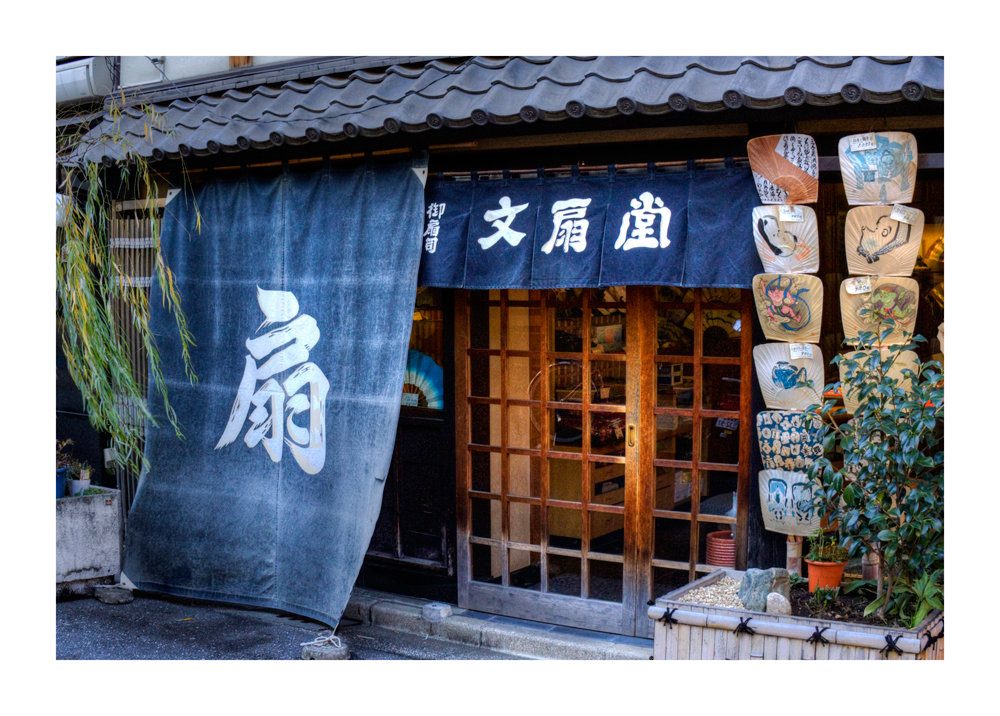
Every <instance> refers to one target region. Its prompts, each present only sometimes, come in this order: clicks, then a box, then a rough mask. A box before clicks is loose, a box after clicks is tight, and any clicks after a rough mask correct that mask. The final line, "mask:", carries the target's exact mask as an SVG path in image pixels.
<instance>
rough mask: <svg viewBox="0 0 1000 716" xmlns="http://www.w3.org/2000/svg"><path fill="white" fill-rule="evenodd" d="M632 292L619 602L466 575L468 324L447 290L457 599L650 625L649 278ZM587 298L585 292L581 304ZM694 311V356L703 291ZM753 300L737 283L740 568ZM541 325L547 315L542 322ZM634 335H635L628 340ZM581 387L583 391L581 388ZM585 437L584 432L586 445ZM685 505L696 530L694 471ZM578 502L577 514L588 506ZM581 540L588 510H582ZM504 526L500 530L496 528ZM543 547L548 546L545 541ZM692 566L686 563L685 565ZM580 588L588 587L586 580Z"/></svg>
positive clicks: (555, 618) (521, 613)
mask: <svg viewBox="0 0 1000 716" xmlns="http://www.w3.org/2000/svg"><path fill="white" fill-rule="evenodd" d="M629 290H630V291H631V294H630V295H629V297H628V299H627V301H626V311H625V319H626V330H627V335H628V337H629V344H630V345H629V347H630V348H632V346H633V345H634V346H635V350H629V351H628V352H627V354H626V358H625V363H626V399H625V403H626V409H625V415H626V426H627V427H626V430H628V429H629V428H632V429H633V430H634V431H635V434H636V436H637V439H636V441H635V444H634V445H628V442H627V439H626V449H625V511H624V522H625V525H624V549H623V556H622V577H623V579H622V602H621V603H620V604H619V603H615V602H602V601H596V600H589V599H586V598H580V597H576V598H574V597H569V596H566V595H559V594H549V593H546V592H544V591H543V592H535V591H531V590H526V589H520V588H516V587H511V586H510V585H509V584H508V583H506V581H507V580H506V576H507V570H506V569H503V570H502V574H503V575H504V579H503V580H502V582H503V583H501V584H499V585H497V584H488V583H484V582H475V581H473V579H472V554H471V552H472V544H473V542H471V541H470V540H471V539H472V515H471V510H470V504H471V503H470V495H469V492H470V488H471V473H470V463H471V459H470V451H469V445H470V443H471V442H472V440H471V437H472V435H471V412H470V402H469V400H468V396H469V387H470V355H469V348H470V327H469V291H468V290H465V289H462V290H456V291H455V311H454V319H455V324H454V325H455V328H454V336H455V342H454V349H455V364H454V365H455V394H454V398H455V455H456V475H455V488H456V500H455V516H456V530H457V535H456V551H457V561H458V565H457V567H458V569H457V573H458V585H457V591H458V599H459V606H461V607H465V608H473V609H477V610H480V611H486V612H489V613H496V614H502V615H506V616H512V617H519V618H525V619H531V620H536V621H543V622H547V623H554V624H561V625H565V626H576V627H581V628H586V629H596V630H600V631H608V632H613V633H619V634H626V635H629V634H640V635H644V634H645V633H646V632H647V631H648V630H647V629H646V627H648V626H649V625H648V624H647V622H648V620H647V619H646V616H645V610H646V603H647V601H648V600H650V599H653V598H655V597H656V596H658V595H654V594H651V593H650V585H651V583H652V579H651V575H652V565H651V562H652V557H653V554H652V551H653V534H654V532H653V530H654V518H653V507H654V497H655V491H654V485H655V470H654V469H653V459H654V457H655V450H656V416H655V414H654V411H653V408H654V407H655V402H656V401H655V385H656V380H657V367H656V362H655V361H654V360H653V357H654V356H656V355H657V346H658V343H657V335H656V331H657V325H656V311H657V308H656V293H655V292H656V289H655V288H654V287H643V286H634V287H633V286H630V287H629ZM506 304H507V301H506V292H502V293H501V300H500V322H501V348H504V347H505V345H506V338H505V336H504V328H506V325H507V315H506V310H505V309H506V307H507V305H506ZM583 305H584V306H587V305H588V304H587V303H586V302H585V303H584V304H583ZM696 306H697V310H696V311H695V327H694V332H695V341H696V346H695V352H694V355H696V356H700V348H701V345H700V344H701V331H700V330H699V329H700V328H701V310H700V307H701V301H700V299H699V301H698V302H697V303H696ZM540 310H541V315H542V316H543V321H547V320H548V311H547V307H546V302H545V300H544V298H543V300H542V301H541V303H540ZM752 311H753V303H752V298H751V295H750V291H748V290H743V291H742V292H741V300H740V314H741V321H742V324H743V330H742V331H741V341H740V354H739V364H740V386H741V387H740V402H739V415H740V418H741V425H742V427H743V430H742V431H741V433H740V439H739V467H738V471H737V476H738V477H737V506H738V507H737V517H736V519H735V522H736V525H735V534H736V540H737V567H738V568H741V569H742V568H745V565H746V554H747V545H746V537H747V524H746V523H747V516H748V504H749V488H750V485H749V482H750V481H749V471H750V464H749V463H750V460H749V449H750V445H751V444H752V443H751V440H752V438H751V433H752V429H753V428H752V426H751V425H750V422H751V421H750V420H749V417H750V399H751V379H752V370H753V367H752V366H753V361H752V350H753V345H752V336H751V330H750V328H751V320H752ZM589 313H590V311H589V310H584V311H583V314H584V315H583V328H584V329H586V332H585V335H589V326H590V320H589V318H590V316H589ZM546 325H547V324H546ZM547 333H548V331H547V330H544V331H542V339H541V341H542V343H541V346H540V349H541V352H542V355H543V356H544V355H547V353H548V352H549V350H548V346H547V345H546V343H547ZM633 341H634V344H633ZM503 355H504V353H503V352H502V351H501V374H502V375H501V401H500V406H501V409H500V414H501V421H502V422H501V434H502V436H503V437H502V438H501V440H502V442H503V446H502V447H501V449H500V450H499V452H500V455H501V479H502V480H504V484H503V486H504V487H506V477H505V476H506V470H505V469H504V462H505V461H506V460H507V459H508V457H507V450H506V436H507V421H506V410H504V407H505V401H504V400H503V398H504V397H505V396H506V389H507V387H506V381H505V380H504V378H505V376H506V361H504V360H503ZM581 358H582V361H583V363H584V366H585V370H586V366H587V365H588V361H589V355H588V354H587V352H586V351H583V352H582V356H581ZM702 365H704V363H702V362H700V359H698V360H696V361H695V376H694V380H695V396H696V398H695V400H694V404H693V407H692V416H693V419H692V427H693V451H694V454H693V455H692V465H693V466H695V468H697V465H698V462H699V458H700V455H698V451H699V450H700V440H699V437H700V433H701V425H700V422H701V421H700V419H699V412H700V411H699V408H700V403H701V400H702V391H701V390H700V388H701V383H702V369H701V367H702ZM547 373H548V372H547V371H543V372H542V378H541V380H542V398H541V410H542V411H543V414H546V412H545V411H547V409H548V408H547V406H546V396H547V395H548V391H547V387H548V386H547V380H548V375H547ZM585 394H586V391H585ZM588 408H589V398H588V397H586V395H585V397H584V399H583V401H582V405H581V409H582V415H583V420H584V430H587V429H588V427H589V419H590V413H589V412H588ZM542 423H543V425H544V426H545V427H544V429H543V432H544V435H543V439H542V441H541V450H540V458H541V460H540V462H541V473H542V492H541V497H542V501H541V504H542V521H541V522H542V528H541V531H542V534H541V537H540V545H541V548H540V550H539V551H540V553H541V555H540V559H541V580H542V589H543V590H545V589H547V577H548V569H547V561H548V560H547V553H548V552H547V548H548V519H547V515H546V507H545V506H546V505H547V503H548V480H547V479H546V478H547V476H548V443H549V440H548V421H547V420H544V421H542ZM586 444H587V441H586V440H585V441H584V445H586ZM581 457H582V459H583V461H584V466H585V467H584V471H583V476H584V482H585V483H586V482H587V475H588V471H587V458H588V455H587V452H586V449H585V448H584V449H583V453H582V455H581ZM692 493H693V494H692V513H691V518H690V519H691V533H692V535H694V534H696V533H697V531H698V529H699V526H700V522H701V520H699V519H698V501H700V480H699V479H693V480H692ZM505 494H506V490H504V489H502V490H501V495H500V496H499V497H500V498H501V510H502V514H503V516H504V518H506V514H507V511H508V509H509V506H508V504H507V502H508V501H507V500H506V499H503V496H504V495H505ZM588 497H589V495H588V494H587V492H586V490H585V492H584V494H583V495H582V497H581V499H582V500H583V501H584V504H585V506H586V505H587V504H588ZM587 514H588V513H587V511H586V510H584V515H585V516H587ZM583 522H584V524H583V530H584V533H583V535H584V545H586V537H587V530H588V523H589V519H584V521H583ZM501 529H502V530H506V529H507V521H506V519H502V520H501ZM503 534H505V532H504V533H503ZM692 541H693V545H692V547H691V552H692V554H693V555H694V559H695V560H697V551H696V550H697V549H698V542H697V541H695V539H694V538H692ZM503 544H505V542H504V541H503V540H501V549H502V551H503V554H502V555H501V559H502V563H503V564H504V565H507V554H506V551H507V550H506V549H503ZM548 549H549V550H550V549H551V548H548ZM581 551H582V558H581V581H584V582H585V580H586V579H587V568H588V567H587V560H588V551H587V549H582V550H581ZM690 570H691V571H694V567H693V566H690ZM583 593H584V594H586V587H584V592H583ZM567 600H573V602H572V608H571V609H567V606H568V602H567Z"/></svg>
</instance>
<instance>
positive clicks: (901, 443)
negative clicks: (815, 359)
mask: <svg viewBox="0 0 1000 716" xmlns="http://www.w3.org/2000/svg"><path fill="white" fill-rule="evenodd" d="M894 329H895V324H894V322H893V321H892V320H891V319H882V320H880V321H878V324H877V332H875V333H870V332H862V333H861V334H860V336H859V342H858V350H857V352H856V353H855V354H853V355H851V356H850V357H849V358H848V357H845V356H837V357H836V358H834V360H833V362H834V363H840V364H841V365H842V366H843V368H844V373H843V375H844V376H845V379H846V382H847V383H848V385H841V383H834V384H831V385H828V386H827V390H831V389H837V388H840V389H841V390H844V391H846V390H852V391H853V390H856V391H857V396H858V400H859V407H858V409H857V410H856V411H855V413H854V417H853V418H852V419H851V420H849V421H847V422H844V421H843V420H842V419H840V418H841V417H842V416H844V411H843V410H842V409H840V410H837V409H835V406H836V403H835V402H834V401H826V402H824V403H823V404H822V405H814V406H811V407H810V409H809V410H810V412H813V413H814V414H815V415H817V416H818V417H819V418H820V419H821V420H822V426H821V427H820V435H821V437H822V440H823V447H824V451H825V453H826V455H825V456H824V457H822V458H819V459H817V460H815V461H814V462H813V464H812V465H811V466H810V467H809V476H810V477H811V478H812V479H813V480H815V481H816V483H817V487H816V489H815V490H814V493H813V494H814V499H815V505H816V508H817V509H818V510H819V511H820V513H821V514H822V515H824V516H825V517H826V518H827V520H828V521H829V523H830V524H833V523H836V524H838V529H839V531H840V534H841V535H842V546H843V547H845V548H847V549H848V551H849V553H850V554H851V555H852V556H859V555H860V554H862V553H864V552H867V553H870V554H874V555H875V556H876V558H877V561H878V564H879V574H880V578H879V579H878V580H877V582H876V585H875V586H876V590H875V591H876V596H875V599H874V600H873V601H872V602H871V603H870V604H869V605H868V607H867V609H866V612H865V613H866V614H871V613H872V612H875V611H876V610H877V611H878V616H879V617H881V618H883V619H884V618H885V617H886V616H887V615H893V616H896V617H898V618H899V619H901V620H903V621H905V622H908V623H909V624H910V625H911V626H916V625H917V624H918V623H919V621H920V620H921V619H923V618H924V617H925V616H926V615H927V613H928V612H929V611H930V610H931V609H933V608H937V609H943V608H944V599H943V593H944V592H943V584H944V445H943V424H942V421H943V419H944V388H943V376H942V373H941V365H940V364H939V363H938V362H937V361H929V362H925V363H921V362H919V361H918V363H917V365H916V370H911V369H906V368H904V369H902V371H901V372H900V371H898V370H896V371H894V370H893V368H894V366H895V364H896V362H897V361H898V360H900V354H901V353H902V351H905V350H914V349H915V348H917V347H918V344H919V343H923V342H926V341H925V339H924V338H923V337H921V336H914V337H913V338H912V339H911V340H912V342H911V343H909V344H907V345H894V346H889V347H886V346H884V345H883V343H882V341H884V340H885V339H886V338H887V337H888V336H889V335H890V334H891V333H892V332H893V330H894ZM891 372H892V373H894V374H896V375H901V376H902V378H901V379H900V378H896V377H893V375H890V373H891ZM835 450H836V452H837V453H839V455H840V457H838V456H837V455H836V454H835ZM831 456H834V458H835V459H837V462H838V464H837V465H835V464H834V462H833V461H831V459H830V457H831ZM841 458H842V462H841Z"/></svg>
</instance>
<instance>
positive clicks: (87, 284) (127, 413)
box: [55, 95, 200, 471]
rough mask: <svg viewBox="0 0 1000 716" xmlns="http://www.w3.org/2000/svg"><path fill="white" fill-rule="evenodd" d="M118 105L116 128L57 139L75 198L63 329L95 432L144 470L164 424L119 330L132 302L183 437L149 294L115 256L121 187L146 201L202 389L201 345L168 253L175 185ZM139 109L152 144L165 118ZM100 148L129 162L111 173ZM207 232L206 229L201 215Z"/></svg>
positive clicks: (59, 261)
mask: <svg viewBox="0 0 1000 716" xmlns="http://www.w3.org/2000/svg"><path fill="white" fill-rule="evenodd" d="M111 100H112V101H111V103H110V106H109V107H108V108H107V110H106V112H107V114H106V118H107V120H106V121H102V122H100V123H99V124H98V125H97V126H96V127H90V126H89V124H88V123H87V122H84V123H83V124H82V125H81V126H83V127H84V129H82V130H80V131H78V132H70V133H64V134H62V135H61V136H59V137H58V138H57V149H56V161H57V164H58V165H59V166H60V168H61V170H62V172H61V176H62V179H61V183H60V186H59V192H60V193H61V194H63V195H66V196H68V197H69V199H68V200H67V201H65V202H64V205H63V206H64V208H63V210H62V211H63V219H62V222H61V224H62V225H61V226H60V227H59V228H57V231H56V251H55V260H56V295H57V308H56V323H57V326H58V330H59V333H60V336H61V344H62V351H63V355H64V356H65V357H66V364H67V368H68V370H69V374H70V376H71V377H72V379H73V381H74V383H75V384H76V386H77V387H78V388H79V389H80V392H81V393H82V396H83V405H84V409H85V410H86V412H87V415H88V416H89V418H90V423H91V425H93V427H94V428H95V429H97V430H100V431H103V432H107V433H110V435H111V437H112V441H113V445H114V448H115V454H116V455H117V459H118V460H119V461H120V463H121V464H122V465H123V466H125V467H127V468H129V469H131V470H133V471H138V470H139V468H140V467H147V468H148V467H149V465H148V462H147V461H146V459H145V457H144V456H143V454H142V449H141V446H142V440H143V438H144V435H145V426H144V424H143V420H146V421H150V422H151V423H152V424H154V425H156V424H158V423H157V421H156V418H155V416H154V415H153V413H152V411H151V410H150V408H149V405H148V404H147V401H146V394H147V386H146V385H145V384H140V382H139V381H137V380H136V377H135V375H136V372H135V371H134V370H133V368H134V367H135V366H133V359H132V355H133V350H132V349H131V348H130V346H129V345H128V344H127V342H126V340H125V337H124V335H123V330H122V326H120V325H116V321H120V320H121V319H120V318H119V319H116V310H115V306H116V304H117V305H121V304H124V306H125V310H124V311H118V312H117V315H119V316H121V315H127V316H129V317H130V320H131V323H132V326H133V328H134V329H135V332H136V333H137V335H138V336H139V339H140V340H141V342H142V346H143V347H144V348H145V352H146V354H147V356H148V364H149V372H150V375H151V377H152V383H153V385H154V386H155V390H156V393H158V395H159V396H160V398H162V401H163V410H164V413H165V414H166V418H167V420H168V421H169V422H170V424H171V425H172V426H173V428H174V431H175V433H176V434H177V436H178V438H182V437H183V434H182V432H181V426H180V424H179V423H178V421H177V416H176V414H175V413H174V410H173V408H172V406H171V405H170V401H169V399H168V395H167V384H166V381H165V379H164V376H163V371H162V368H161V361H160V355H159V353H158V352H157V349H156V340H155V338H154V336H153V333H152V331H151V330H150V327H149V322H148V318H149V305H148V298H147V289H146V288H145V287H143V286H139V285H135V284H134V283H133V282H132V281H131V280H130V279H129V277H128V272H127V271H124V270H123V269H122V267H121V266H119V265H118V264H117V262H116V260H115V258H114V255H113V252H112V251H111V250H110V243H109V229H110V223H111V219H112V202H113V200H114V199H116V198H120V196H116V195H113V193H112V190H111V189H110V188H109V187H110V186H111V185H116V186H117V188H118V189H119V191H120V192H121V191H123V192H125V193H126V194H127V195H129V196H137V197H139V198H140V201H141V204H142V206H141V208H140V210H139V214H140V215H141V217H142V218H144V219H147V220H148V222H149V226H150V233H151V236H150V238H151V239H152V243H153V247H154V250H155V258H154V261H153V265H154V274H155V279H154V280H155V281H156V282H157V283H158V285H159V288H160V293H161V295H162V300H163V303H164V305H165V307H166V308H167V310H168V311H169V312H170V313H171V314H172V315H173V316H174V319H175V322H176V329H177V332H178V334H179V336H180V339H181V341H180V342H181V350H182V353H183V363H184V369H185V371H186V373H187V377H188V379H189V380H191V381H192V382H196V381H197V377H196V375H195V373H194V370H193V367H192V364H191V356H190V352H189V351H190V348H191V347H192V346H193V345H194V338H193V336H192V335H191V333H190V331H189V330H188V327H187V319H186V317H185V314H184V311H183V310H182V309H181V297H180V294H179V293H178V291H177V287H176V285H175V282H174V276H173V273H172V272H171V271H170V268H169V267H168V266H167V264H166V261H165V260H164V257H163V254H162V252H161V250H160V227H161V221H160V216H159V210H158V208H157V198H158V196H159V195H160V194H161V191H162V189H163V188H164V186H165V184H164V182H163V181H162V180H161V179H160V178H159V177H158V176H156V175H155V173H154V172H153V170H152V169H151V167H150V166H149V164H148V162H147V161H146V160H145V159H144V157H143V156H142V155H141V154H140V153H138V152H137V151H136V150H135V144H134V142H133V140H132V139H131V138H130V136H131V135H127V134H126V133H125V132H123V131H121V129H120V127H121V126H122V119H123V116H124V115H123V111H124V107H125V105H126V102H125V98H124V95H123V96H122V97H121V99H120V100H119V99H117V98H115V97H112V98H111ZM129 112H130V116H131V117H132V118H134V117H135V116H137V115H136V113H137V112H138V116H139V117H143V116H144V121H145V125H144V126H145V137H144V138H143V139H144V140H145V141H149V139H150V137H151V133H152V132H153V131H154V130H155V129H156V128H157V127H161V126H162V118H161V117H160V116H159V115H158V114H157V113H156V112H155V111H153V109H152V107H149V106H139V107H130V108H129ZM161 131H162V130H161ZM98 145H106V146H108V147H109V153H110V154H114V155H117V156H119V157H120V158H119V160H118V161H117V162H112V163H111V165H110V166H105V165H104V164H103V163H100V164H99V163H94V162H92V161H88V160H87V159H86V158H85V154H86V152H87V151H88V149H92V148H94V147H95V146H98ZM184 176H185V179H186V174H184ZM113 180H116V181H113ZM197 225H198V227H199V228H200V216H199V217H198V224H197ZM137 418H141V419H137Z"/></svg>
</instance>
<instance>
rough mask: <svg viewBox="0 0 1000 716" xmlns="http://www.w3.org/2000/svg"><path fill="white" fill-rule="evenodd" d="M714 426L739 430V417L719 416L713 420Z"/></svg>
mask: <svg viewBox="0 0 1000 716" xmlns="http://www.w3.org/2000/svg"><path fill="white" fill-rule="evenodd" d="M715 427H717V428H722V429H723V430H739V428H740V421H739V418H719V419H717V420H716V421H715Z"/></svg>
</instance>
